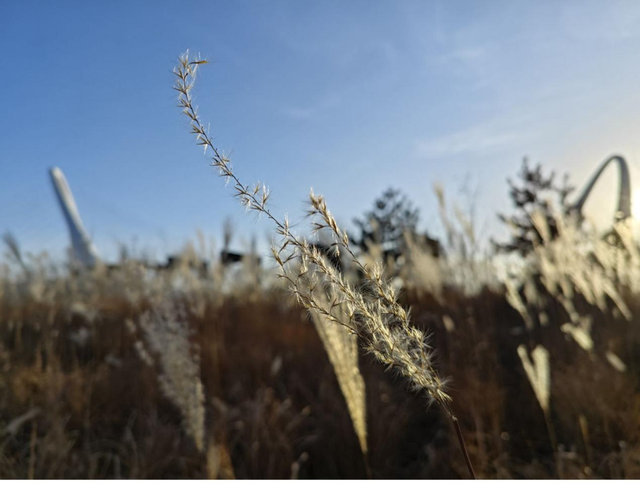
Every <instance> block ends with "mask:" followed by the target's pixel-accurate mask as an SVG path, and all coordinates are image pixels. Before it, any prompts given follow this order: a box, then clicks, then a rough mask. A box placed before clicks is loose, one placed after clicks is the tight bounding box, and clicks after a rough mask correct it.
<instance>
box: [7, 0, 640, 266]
mask: <svg viewBox="0 0 640 486" xmlns="http://www.w3.org/2000/svg"><path fill="white" fill-rule="evenodd" d="M0 14H1V15H0V43H1V45H2V46H3V47H4V52H5V63H6V66H7V68H6V73H7V75H6V76H3V77H2V79H0V87H1V88H2V90H3V92H4V93H6V96H5V102H4V107H3V110H2V115H1V116H0V131H1V133H2V134H3V135H2V137H0V170H1V171H2V177H0V207H2V218H1V219H0V229H2V230H3V231H7V230H10V231H11V232H12V233H13V234H14V235H15V236H16V238H17V239H18V240H19V241H20V243H21V245H22V246H23V247H24V248H25V249H26V250H29V251H40V250H43V249H46V250H47V251H48V252H49V253H50V254H52V255H53V256H56V257H60V256H61V255H62V254H63V249H64V248H65V246H66V245H67V238H66V233H65V229H64V223H63V221H62V219H61V218H60V216H59V212H58V209H57V207H56V206H55V205H54V198H53V194H52V191H51V189H50V185H49V182H48V179H47V170H48V169H49V168H50V167H51V166H54V165H55V166H59V167H60V168H61V169H62V170H63V172H64V173H65V174H66V176H67V178H68V180H69V183H70V185H71V188H72V190H73V193H74V196H75V198H76V201H77V203H78V207H79V209H80V213H81V215H82V217H83V220H84V222H85V226H86V227H87V229H88V231H89V233H90V234H91V236H92V238H93V240H94V241H95V243H96V246H97V247H98V248H99V250H100V252H101V254H103V256H104V257H105V258H106V259H108V260H113V259H114V258H116V256H117V251H118V250H117V249H118V246H119V245H120V244H126V245H128V246H130V247H136V248H138V249H140V250H142V249H144V250H146V251H147V252H148V253H151V254H152V255H154V256H155V258H157V259H163V258H164V257H165V256H166V255H167V254H170V253H172V252H175V251H177V250H178V249H179V248H180V247H181V246H182V245H183V244H184V242H185V241H186V240H187V239H188V238H192V237H193V236H194V235H195V232H196V230H198V229H199V230H200V231H202V232H204V233H205V234H206V235H207V236H212V237H214V238H216V240H217V241H218V242H221V240H222V231H223V221H224V220H225V219H226V218H229V217H230V218H232V219H233V220H234V223H235V224H236V225H237V227H238V233H239V234H241V235H243V237H244V238H245V239H247V240H248V239H249V238H250V235H252V234H253V235H255V236H256V237H257V239H258V240H259V245H260V248H261V249H262V251H263V250H264V249H265V248H266V244H267V242H268V237H267V236H266V232H267V228H266V226H265V225H264V224H263V222H262V221H258V222H257V223H256V222H255V221H252V220H251V218H245V217H244V215H243V214H242V213H243V211H242V209H241V208H239V207H238V206H237V204H236V203H235V202H234V201H233V200H232V198H231V196H230V195H229V193H228V192H227V191H224V190H221V188H220V186H219V184H218V183H217V181H216V180H215V178H214V177H213V175H212V172H213V171H212V169H210V168H209V167H208V166H207V164H206V163H205V162H206V161H205V159H203V158H202V157H201V156H200V154H199V153H198V151H197V150H196V149H195V148H194V147H192V146H191V143H190V142H191V139H190V136H189V135H188V133H186V130H185V128H186V125H187V124H186V121H185V120H183V119H182V118H181V117H180V116H179V111H178V109H177V108H176V99H175V92H174V91H173V90H172V89H171V86H172V83H173V75H172V74H171V70H172V68H173V65H174V63H175V61H176V58H177V55H178V54H180V53H182V52H184V51H185V50H187V49H190V50H191V52H192V54H195V53H200V54H201V55H203V56H204V57H206V58H207V59H209V60H210V61H211V63H212V64H211V65H210V66H208V67H207V69H205V70H202V72H201V78H200V80H199V86H198V91H197V102H198V104H199V105H200V106H201V109H202V113H203V115H204V116H205V118H207V120H210V121H211V124H212V125H211V129H212V135H213V136H214V138H215V141H216V142H217V143H218V144H219V146H220V148H221V149H222V150H224V151H226V153H231V154H232V160H233V162H234V164H235V166H236V168H237V170H238V173H239V174H240V175H241V176H244V177H243V178H244V179H249V180H250V181H254V180H260V181H263V182H265V183H267V184H268V186H269V187H270V188H271V189H272V191H273V195H274V196H273V204H274V207H275V209H276V210H277V212H278V213H284V212H285V211H287V212H289V214H290V216H291V218H292V219H293V220H294V221H298V220H299V219H300V217H301V215H302V210H303V204H302V201H303V200H304V199H305V197H306V194H307V191H308V189H309V188H310V187H313V188H314V190H315V191H316V192H317V193H320V194H323V195H325V196H326V198H327V199H328V201H329V202H330V205H331V208H332V210H333V212H334V214H336V215H337V217H338V218H339V220H340V221H341V222H342V223H343V224H344V225H346V226H347V227H352V224H353V223H352V220H353V218H355V217H360V216H361V215H362V214H363V213H364V212H365V211H366V209H367V208H368V207H369V206H370V204H371V202H372V201H373V200H374V198H375V197H377V196H378V195H379V194H380V193H382V192H383V191H384V190H385V189H386V188H387V187H388V186H390V185H391V186H394V187H399V188H402V190H403V191H404V192H405V193H406V194H407V195H408V197H409V198H410V199H411V200H413V201H414V202H415V203H416V205H417V206H418V207H420V209H421V211H422V214H421V216H422V217H421V221H420V225H421V226H422V229H426V230H429V231H430V232H432V233H436V234H438V233H439V232H440V233H441V232H442V228H441V225H440V224H439V222H438V218H437V209H436V207H437V204H436V200H435V198H434V196H433V191H432V190H431V187H432V184H433V183H434V182H440V183H442V184H443V185H444V186H445V187H447V189H448V191H449V193H450V194H451V196H455V197H456V198H459V199H462V200H465V201H466V202H465V204H466V205H467V206H468V205H473V206H474V208H475V209H474V211H475V214H476V216H475V218H476V220H477V221H476V223H477V227H478V231H479V233H480V236H481V237H482V238H483V239H484V240H487V239H488V238H489V236H490V235H495V234H498V235H500V236H505V235H508V233H506V232H504V228H503V227H502V225H500V224H499V223H498V222H497V219H496V217H495V213H496V211H498V210H500V209H502V208H504V207H505V206H507V205H508V204H509V198H508V186H507V185H506V179H507V177H514V176H515V174H516V173H517V170H518V168H519V166H520V164H521V161H522V158H523V157H528V158H529V159H530V160H531V161H532V162H534V163H536V162H541V163H542V164H543V165H544V167H545V168H548V169H549V170H555V171H556V172H558V173H559V174H563V173H568V174H569V175H570V177H571V182H572V183H573V184H574V185H576V186H577V187H581V186H582V185H583V184H584V183H585V182H586V180H587V178H588V177H589V176H590V174H591V173H592V172H593V171H594V170H595V169H596V167H597V165H598V164H599V163H601V161H603V160H604V158H605V157H607V156H608V155H610V154H611V153H613V152H615V153H620V154H622V155H624V156H625V157H626V159H627V161H628V162H629V165H630V169H631V171H632V182H634V181H637V180H638V177H637V173H638V155H639V151H638V150H639V146H638V142H637V138H638V137H637V136H636V133H637V132H638V128H639V123H640V122H639V121H638V117H637V116H635V114H636V113H637V112H638V109H639V108H640V94H638V91H637V83H636V81H637V79H638V75H639V74H640V73H639V71H640V67H639V65H638V63H636V62H635V55H636V53H637V52H638V48H639V47H640V6H638V5H637V3H636V2H633V1H612V2H588V1H576V2H572V1H563V2H552V1H550V2H535V3H533V2H524V1H523V2H521V1H504V2H501V1H496V2H491V3H490V4H478V3H476V2H465V1H456V2H438V1H432V2H413V1H403V2H386V1H381V2H369V1H366V2H359V1H352V2H332V1H325V2H319V3H315V4H313V5H308V4H300V3H298V2H282V1H273V2H256V1H253V2H252V1H239V2H194V1H186V2H166V1H160V2H144V1H139V2H117V1H116V2H111V3H109V4H105V3H87V2H80V1H78V2H68V1H61V2H55V3H50V2H34V1H24V2H22V1H21V2H10V1H9V2H3V3H2V5H1V6H0ZM634 175H635V176H636V177H633V176H634ZM616 183H617V180H616V176H615V171H610V172H607V173H605V174H604V175H603V177H602V179H601V183H599V184H598V185H597V187H596V189H594V191H595V192H594V196H593V197H592V198H590V201H589V204H588V206H587V213H588V215H589V217H590V218H591V219H593V220H594V221H595V222H596V223H597V224H599V225H606V224H608V223H609V222H610V220H611V214H612V213H613V211H614V210H615V201H614V198H612V197H610V196H609V194H611V192H612V191H613V190H615V184H616ZM594 201H598V202H597V203H593V202H594ZM234 243H235V244H237V245H241V241H240V239H238V240H237V241H235V242H234Z"/></svg>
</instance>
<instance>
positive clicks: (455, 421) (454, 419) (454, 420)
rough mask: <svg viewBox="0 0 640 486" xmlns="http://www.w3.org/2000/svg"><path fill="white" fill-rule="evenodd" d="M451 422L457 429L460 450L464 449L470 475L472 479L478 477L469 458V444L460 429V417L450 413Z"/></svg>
mask: <svg viewBox="0 0 640 486" xmlns="http://www.w3.org/2000/svg"><path fill="white" fill-rule="evenodd" d="M450 417H451V422H452V423H453V427H454V428H455V429H456V435H457V437H458V444H460V450H461V451H462V455H463V456H464V460H465V462H466V463H467V469H468V470H469V475H470V476H471V478H472V479H476V473H475V471H474V470H473V465H472V464H471V459H470V458H469V452H468V451H467V445H466V444H465V442H464V436H463V435H462V431H461V430H460V423H459V421H458V418H457V417H456V416H455V415H450Z"/></svg>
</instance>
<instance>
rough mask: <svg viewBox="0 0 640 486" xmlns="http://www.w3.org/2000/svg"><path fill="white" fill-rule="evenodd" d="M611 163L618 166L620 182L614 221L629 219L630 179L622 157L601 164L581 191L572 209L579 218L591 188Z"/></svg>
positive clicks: (609, 159)
mask: <svg viewBox="0 0 640 486" xmlns="http://www.w3.org/2000/svg"><path fill="white" fill-rule="evenodd" d="M611 162H616V163H617V164H618V176H619V181H620V184H619V186H618V209H617V211H616V215H615V220H616V221H619V220H623V219H627V218H630V217H631V178H630V176H629V165H628V164H627V161H626V160H625V159H624V157H622V156H620V155H612V156H611V157H609V158H608V159H607V160H605V161H604V162H603V163H602V165H601V166H600V168H599V169H598V170H597V171H596V173H595V174H594V175H593V177H592V178H591V179H590V180H589V182H588V183H587V185H586V186H585V187H584V189H583V190H582V193H581V195H580V197H579V198H578V201H577V202H576V203H575V204H574V205H573V207H572V209H573V210H574V211H576V212H577V213H578V214H579V216H580V217H581V218H582V207H583V206H584V203H585V202H587V198H588V197H589V194H590V193H591V190H592V189H593V186H595V184H596V182H597V181H598V178H599V177H600V176H601V175H602V172H604V170H605V169H606V168H607V166H608V165H609V164H610V163H611Z"/></svg>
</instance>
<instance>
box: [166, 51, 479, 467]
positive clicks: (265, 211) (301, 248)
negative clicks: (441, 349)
mask: <svg viewBox="0 0 640 486" xmlns="http://www.w3.org/2000/svg"><path fill="white" fill-rule="evenodd" d="M206 63H207V61H206V60H203V59H199V58H196V59H195V60H190V59H189V54H188V52H187V53H185V54H183V55H181V56H180V57H179V62H178V65H177V66H176V67H175V69H174V74H175V75H176V77H177V81H176V84H175V85H174V89H175V90H176V91H178V105H179V107H180V108H182V112H183V114H184V115H186V116H187V117H188V118H189V120H190V128H191V133H192V134H194V135H195V136H196V141H197V142H196V143H197V144H198V145H201V146H202V147H203V148H204V152H205V154H206V152H207V151H208V150H210V151H211V153H212V155H211V160H212V162H211V165H212V166H213V167H215V168H217V169H218V171H219V174H220V176H221V177H223V178H224V179H225V180H226V181H227V182H228V183H231V185H232V187H233V191H234V193H235V196H236V197H237V198H238V200H239V201H240V203H241V204H242V205H243V206H244V207H245V208H247V209H248V210H250V211H255V212H257V213H259V214H262V215H264V216H266V217H267V218H268V219H269V220H270V221H271V222H272V223H273V224H274V226H275V229H276V232H277V234H278V235H280V237H281V240H280V243H279V244H278V245H274V246H273V247H272V253H273V257H274V259H275V261H276V263H277V264H278V266H279V268H280V272H279V276H280V278H282V279H284V280H285V281H286V282H287V284H288V286H289V288H290V290H291V292H292V293H293V295H294V296H295V297H296V299H297V300H298V302H299V303H300V304H301V305H302V306H303V307H305V308H306V309H308V310H309V311H310V312H312V313H315V314H317V315H319V316H322V317H323V318H324V319H326V320H327V322H329V323H335V324H338V325H342V326H344V327H345V328H346V329H347V330H348V331H349V332H351V333H353V334H355V335H357V336H358V337H359V338H360V339H361V340H362V343H363V346H364V349H365V350H366V351H368V352H370V353H371V354H373V355H374V356H375V357H376V358H377V359H378V360H379V361H380V362H382V363H383V364H385V365H386V366H387V368H388V369H392V370H396V371H397V372H398V373H400V374H401V375H402V376H404V377H406V378H407V379H408V380H409V381H410V383H411V384H412V386H413V388H414V389H415V390H417V391H425V392H427V394H428V396H429V397H430V399H431V400H432V401H435V402H437V403H438V404H439V405H441V406H442V408H443V409H444V410H445V412H446V413H447V415H448V416H449V417H450V419H451V420H452V422H453V424H454V427H455V429H456V433H457V436H458V440H459V442H460V446H461V448H462V450H463V453H464V455H465V460H466V463H467V467H468V469H469V472H470V474H471V475H472V477H475V474H474V472H473V468H472V466H471V463H470V460H469V457H468V454H467V451H466V447H465V446H464V440H463V438H462V433H461V431H460V427H459V423H458V420H457V418H456V416H455V415H454V413H453V411H452V409H451V407H450V403H451V398H450V397H449V395H448V394H447V393H446V391H445V382H444V380H443V379H441V378H440V377H439V375H438V374H437V372H436V370H435V369H434V367H433V350H432V348H431V347H430V345H429V344H428V342H427V337H426V336H425V335H424V333H423V332H422V331H420V330H419V329H416V328H415V327H413V326H411V324H410V313H409V312H408V311H407V310H405V309H404V308H403V307H402V306H401V305H400V304H399V303H398V301H397V295H396V291H395V289H394V288H393V286H391V285H390V284H389V282H387V281H386V280H385V279H384V278H383V272H382V268H381V267H380V266H378V265H374V266H372V267H368V266H365V265H363V264H361V263H360V262H359V261H358V258H357V257H356V256H355V254H354V253H353V251H352V249H351V248H350V246H349V238H348V236H347V233H346V232H345V231H343V230H342V229H340V228H339V227H338V225H337V223H336V221H335V219H334V218H333V216H332V215H331V213H330V212H329V210H328V208H327V205H326V203H325V201H324V199H323V198H322V197H321V196H315V195H314V194H313V192H311V194H310V195H309V204H310V210H309V214H310V216H313V217H316V221H315V222H314V228H315V229H316V230H322V229H325V228H328V229H329V230H330V231H331V233H332V234H333V236H334V238H335V241H334V243H333V245H332V248H333V250H334V251H335V252H336V254H337V255H339V254H340V253H341V252H345V253H346V254H347V255H348V257H349V259H350V260H351V262H352V263H354V264H355V265H356V266H357V268H358V270H359V271H360V272H361V273H362V275H363V276H364V285H363V287H362V288H361V289H356V288H355V287H354V286H353V285H351V284H350V283H349V282H348V281H347V280H346V279H345V277H344V276H343V274H342V273H341V272H340V271H338V270H337V269H335V268H334V267H333V266H332V265H331V264H329V263H328V262H327V260H326V258H325V256H324V255H323V254H322V253H321V252H320V251H319V250H318V249H317V248H316V247H315V246H312V245H310V244H309V243H308V242H307V241H306V240H305V239H303V238H300V237H298V236H296V235H294V234H293V233H292V232H291V229H290V225H289V221H288V219H287V218H286V217H285V218H284V219H283V220H282V221H281V220H280V219H278V218H277V217H275V216H274V215H273V213H272V212H271V210H270V209H269V207H268V204H267V203H268V201H269V197H270V193H269V190H268V189H267V187H266V186H265V185H263V184H260V183H257V184H255V185H253V186H247V185H244V184H243V183H242V182H241V181H240V180H239V179H238V178H237V176H236V175H235V173H234V172H233V170H232V167H231V161H230V159H229V158H228V157H227V156H225V155H224V154H222V153H221V152H220V151H219V150H218V149H217V148H216V147H215V146H214V145H213V142H212V141H211V138H210V136H209V131H208V129H207V128H205V126H204V124H203V123H202V121H201V119H200V116H199V115H198V112H197V109H196V108H195V106H194V103H193V97H192V95H191V92H192V90H193V86H194V82H195V78H196V75H197V72H198V69H199V67H200V66H201V65H203V64H206ZM293 264H295V268H294V266H293ZM316 289H323V290H324V291H325V292H326V293H327V295H328V296H329V297H328V299H319V298H317V294H316ZM342 306H344V308H345V310H346V311H345V312H338V311H337V309H338V308H340V307H342Z"/></svg>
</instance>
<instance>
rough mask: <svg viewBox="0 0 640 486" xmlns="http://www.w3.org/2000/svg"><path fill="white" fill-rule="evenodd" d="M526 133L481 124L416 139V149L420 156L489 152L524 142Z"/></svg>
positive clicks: (440, 156) (447, 155)
mask: <svg viewBox="0 0 640 486" xmlns="http://www.w3.org/2000/svg"><path fill="white" fill-rule="evenodd" d="M525 138H526V135H525V134H524V133H520V132H516V131H509V130H500V129H498V128H496V127H494V126H491V125H479V126H475V127H471V128H468V129H464V130H459V131H456V132H452V133H449V134H447V135H444V136H441V137H433V138H428V139H422V140H416V141H415V143H414V151H415V153H416V155H417V156H418V157H420V158H428V159H433V158H443V157H450V156H453V155H461V154H487V153H493V152H497V151H500V150H502V149H505V148H508V147H510V146H513V145H514V144H515V143H520V142H523V141H524V139H525Z"/></svg>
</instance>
